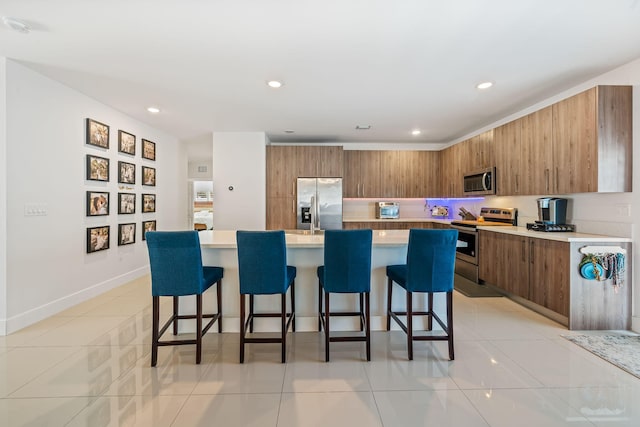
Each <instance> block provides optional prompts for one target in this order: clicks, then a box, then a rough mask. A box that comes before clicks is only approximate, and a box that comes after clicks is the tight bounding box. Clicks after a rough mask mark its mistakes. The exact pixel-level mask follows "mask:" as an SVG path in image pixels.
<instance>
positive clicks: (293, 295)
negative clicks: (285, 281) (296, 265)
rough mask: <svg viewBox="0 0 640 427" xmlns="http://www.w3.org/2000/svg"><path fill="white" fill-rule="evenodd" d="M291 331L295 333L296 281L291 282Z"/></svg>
mask: <svg viewBox="0 0 640 427" xmlns="http://www.w3.org/2000/svg"><path fill="white" fill-rule="evenodd" d="M291 316H292V317H291V331H292V332H295V331H296V281H295V279H294V280H293V282H291Z"/></svg>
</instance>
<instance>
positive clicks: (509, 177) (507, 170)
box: [493, 120, 522, 196]
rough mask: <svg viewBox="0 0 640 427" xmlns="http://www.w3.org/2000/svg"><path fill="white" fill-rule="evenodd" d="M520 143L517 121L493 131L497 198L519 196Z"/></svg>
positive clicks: (520, 178)
mask: <svg viewBox="0 0 640 427" xmlns="http://www.w3.org/2000/svg"><path fill="white" fill-rule="evenodd" d="M521 143H522V141H521V138H520V121H519V120H514V121H512V122H509V123H506V124H504V125H502V126H498V127H497V128H495V129H494V130H493V144H494V150H495V161H496V194H497V195H499V196H507V195H518V194H520V182H521V181H522V175H521V170H520V159H521V155H520V153H521V151H522V150H521Z"/></svg>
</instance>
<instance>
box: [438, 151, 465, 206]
mask: <svg viewBox="0 0 640 427" xmlns="http://www.w3.org/2000/svg"><path fill="white" fill-rule="evenodd" d="M462 153H463V147H462V145H460V144H456V145H452V146H450V147H447V148H445V149H444V150H442V151H441V152H440V196H441V197H461V196H463V191H462V177H463V172H462Z"/></svg>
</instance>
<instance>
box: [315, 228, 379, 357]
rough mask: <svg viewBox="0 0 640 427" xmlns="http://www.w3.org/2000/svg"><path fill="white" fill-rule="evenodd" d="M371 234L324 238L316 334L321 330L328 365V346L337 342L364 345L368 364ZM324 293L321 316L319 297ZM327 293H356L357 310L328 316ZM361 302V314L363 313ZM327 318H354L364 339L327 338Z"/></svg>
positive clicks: (349, 233) (356, 232)
mask: <svg viewBox="0 0 640 427" xmlns="http://www.w3.org/2000/svg"><path fill="white" fill-rule="evenodd" d="M371 241H372V232H371V230H327V231H325V234H324V265H323V266H320V267H318V270H317V274H318V283H319V285H318V317H319V322H318V330H321V329H322V328H324V342H325V361H327V362H328V361H329V343H330V342H339V341H364V342H365V343H366V351H367V360H371V326H370V300H369V291H370V290H371ZM323 291H324V305H325V307H324V312H323V311H322V296H323ZM331 293H341V294H345V293H352V294H353V293H357V294H359V298H360V310H359V311H356V312H331V311H330V306H329V295H330V294H331ZM363 299H364V311H363ZM331 316H358V317H359V318H360V331H362V330H363V328H364V329H365V335H364V336H362V335H352V336H340V337H331V336H330V333H329V330H330V328H329V320H330V318H331Z"/></svg>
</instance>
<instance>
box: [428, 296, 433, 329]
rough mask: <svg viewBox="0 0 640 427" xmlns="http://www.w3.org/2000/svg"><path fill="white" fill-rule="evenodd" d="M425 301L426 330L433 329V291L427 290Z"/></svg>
mask: <svg viewBox="0 0 640 427" xmlns="http://www.w3.org/2000/svg"><path fill="white" fill-rule="evenodd" d="M427 301H428V304H429V307H428V308H427V331H430V330H432V329H433V293H431V292H429V293H428V294H427Z"/></svg>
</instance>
